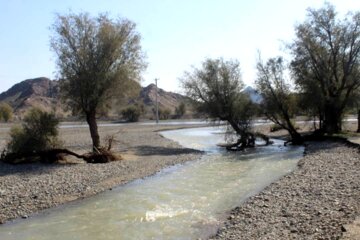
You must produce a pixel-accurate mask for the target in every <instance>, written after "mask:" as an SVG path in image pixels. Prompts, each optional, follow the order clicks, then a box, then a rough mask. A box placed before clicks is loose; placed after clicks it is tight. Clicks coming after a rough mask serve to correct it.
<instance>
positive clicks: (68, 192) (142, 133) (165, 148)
mask: <svg viewBox="0 0 360 240" xmlns="http://www.w3.org/2000/svg"><path fill="white" fill-rule="evenodd" d="M183 127H190V126H183ZM174 128H179V126H168V127H166V126H160V127H156V126H140V125H130V126H126V127H124V126H119V127H102V128H100V133H101V135H102V136H103V137H104V136H106V135H109V134H115V136H116V139H118V140H119V141H118V142H116V144H115V146H114V150H115V151H117V152H120V153H121V155H122V156H123V157H124V160H121V161H117V162H112V163H107V164H86V163H83V162H80V161H76V160H74V159H72V160H71V161H73V163H72V164H69V163H67V164H54V165H45V164H32V165H30V164H25V165H16V166H14V165H8V164H4V163H0V223H4V222H5V221H8V220H10V219H14V218H18V217H23V218H27V217H28V216H29V215H31V214H33V213H36V212H38V211H39V210H41V209H45V208H50V207H53V206H56V205H59V204H62V203H65V202H68V201H72V200H75V199H79V198H84V197H88V196H91V195H94V194H96V193H99V192H101V191H104V190H106V189H110V188H112V187H114V186H117V185H119V184H124V183H126V182H128V181H131V180H134V179H137V178H142V177H145V176H149V175H152V174H154V173H156V172H158V171H159V170H161V169H163V168H165V167H167V166H170V165H174V164H178V163H183V162H185V161H190V160H195V159H198V158H199V157H200V154H201V153H200V152H198V151H195V150H192V149H185V148H183V147H181V146H180V145H179V144H177V143H175V142H173V141H170V140H168V139H165V138H163V137H162V136H160V135H159V134H158V133H156V132H154V131H158V130H164V129H174ZM60 136H61V137H62V139H63V140H64V142H65V146H66V147H69V148H71V149H72V150H75V151H77V152H84V151H85V150H88V149H91V141H90V136H89V133H88V129H87V128H76V129H61V131H60ZM6 137H7V136H6V132H5V131H4V132H3V133H0V139H2V142H3V143H4V142H5V140H6Z"/></svg>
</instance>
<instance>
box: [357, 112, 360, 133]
mask: <svg viewBox="0 0 360 240" xmlns="http://www.w3.org/2000/svg"><path fill="white" fill-rule="evenodd" d="M357 132H358V133H360V109H358V129H357Z"/></svg>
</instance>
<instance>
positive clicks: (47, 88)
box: [0, 77, 64, 116]
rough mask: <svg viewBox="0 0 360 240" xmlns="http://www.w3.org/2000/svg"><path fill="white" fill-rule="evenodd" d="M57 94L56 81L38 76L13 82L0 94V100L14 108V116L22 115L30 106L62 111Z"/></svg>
mask: <svg viewBox="0 0 360 240" xmlns="http://www.w3.org/2000/svg"><path fill="white" fill-rule="evenodd" d="M58 96H59V86H58V82H57V81H52V80H50V79H48V78H45V77H40V78H33V79H27V80H24V81H22V82H20V83H17V84H15V85H14V86H12V87H11V88H10V89H9V90H7V91H5V92H3V93H1V94H0V102H6V103H8V104H9V105H10V106H11V107H12V108H13V109H14V112H15V115H16V116H23V114H24V113H25V112H26V111H27V110H28V109H29V108H31V107H38V108H41V109H43V110H45V111H51V110H55V111H57V112H59V113H64V111H63V107H62V106H61V103H60V101H59V99H58Z"/></svg>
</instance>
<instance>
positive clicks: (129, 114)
mask: <svg viewBox="0 0 360 240" xmlns="http://www.w3.org/2000/svg"><path fill="white" fill-rule="evenodd" d="M141 113H142V112H141V108H140V107H139V106H134V105H133V106H129V107H127V108H125V109H123V110H122V111H121V114H122V115H123V117H124V118H125V119H126V120H127V121H129V122H137V121H139V117H140V115H141Z"/></svg>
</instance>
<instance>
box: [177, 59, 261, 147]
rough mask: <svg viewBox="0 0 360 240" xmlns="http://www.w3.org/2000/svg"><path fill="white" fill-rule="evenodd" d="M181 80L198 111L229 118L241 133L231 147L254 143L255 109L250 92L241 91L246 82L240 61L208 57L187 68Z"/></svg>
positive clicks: (251, 145)
mask: <svg viewBox="0 0 360 240" xmlns="http://www.w3.org/2000/svg"><path fill="white" fill-rule="evenodd" d="M182 84H183V87H184V89H185V91H186V94H187V96H188V97H190V98H191V99H192V100H194V102H195V103H196V108H197V110H198V111H199V112H201V113H205V114H206V115H208V116H209V117H210V118H212V119H214V120H216V119H217V120H222V121H226V122H227V123H228V124H229V125H230V126H231V127H232V129H233V130H234V131H235V132H236V133H237V134H238V136H239V138H238V141H237V142H236V143H235V144H234V145H231V146H230V145H229V146H228V148H233V147H235V148H236V149H243V148H245V147H253V146H254V145H255V135H254V133H252V131H251V120H252V116H253V114H254V112H253V110H254V109H253V108H252V103H251V101H250V99H249V97H248V96H247V94H245V93H242V92H241V90H242V88H243V87H244V84H243V82H242V80H241V74H240V67H239V63H238V62H237V61H232V60H229V61H224V60H223V59H221V58H220V59H214V60H213V59H207V60H205V61H204V62H203V64H202V68H200V69H197V68H194V69H193V71H192V72H186V73H185V76H184V77H183V79H182Z"/></svg>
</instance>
